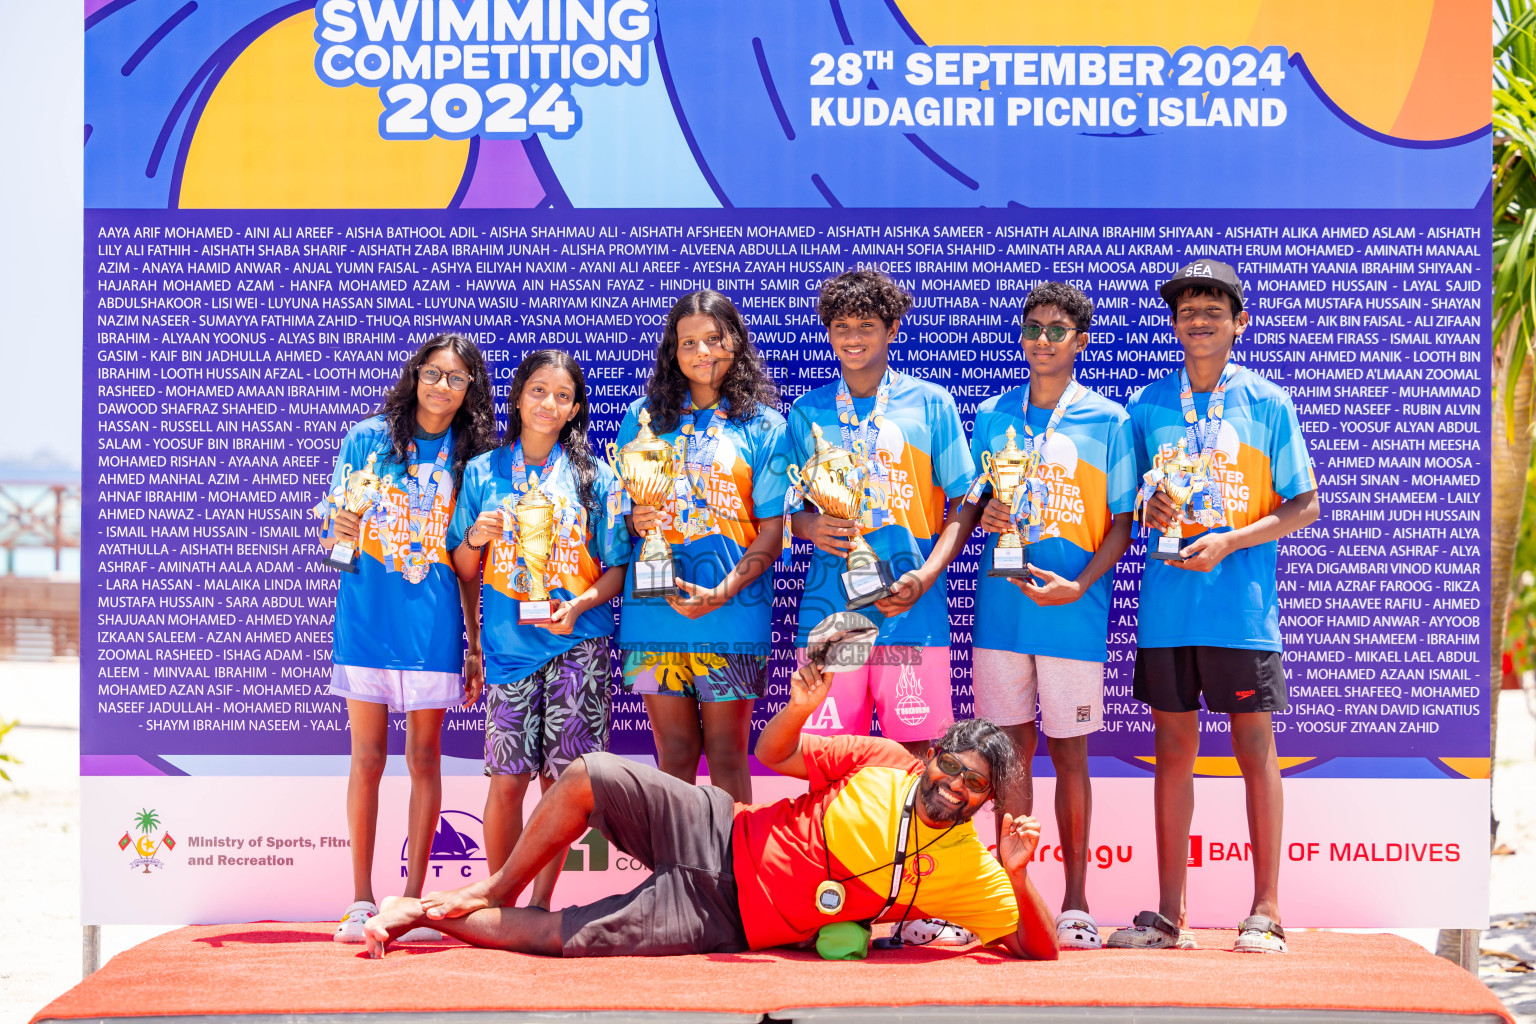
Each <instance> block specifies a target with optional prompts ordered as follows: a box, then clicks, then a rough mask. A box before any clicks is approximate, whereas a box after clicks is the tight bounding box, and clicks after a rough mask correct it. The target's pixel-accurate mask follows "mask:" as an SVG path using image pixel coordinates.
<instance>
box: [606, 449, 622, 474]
mask: <svg viewBox="0 0 1536 1024" xmlns="http://www.w3.org/2000/svg"><path fill="white" fill-rule="evenodd" d="M608 465H609V466H610V467H612V469H613V472H614V474H615V475H617V476H618V477H619V478H620V479H623V474H622V473H619V442H617V441H609V442H608Z"/></svg>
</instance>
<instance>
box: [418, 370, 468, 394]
mask: <svg viewBox="0 0 1536 1024" xmlns="http://www.w3.org/2000/svg"><path fill="white" fill-rule="evenodd" d="M416 376H417V377H418V378H419V379H420V380H421V382H422V383H423V384H427V385H432V384H436V383H437V382H438V381H440V380H442V379H443V378H444V377H447V378H448V386H449V387H450V388H452V389H453V390H455V391H463V390H464V389H465V388H467V387H469V382H470V381H471V380H473V379H474V378H473V377H471V376H470V375H469V374H467V373H460V372H459V371H458V370H454V371H453V372H452V373H447V374H445V373H443V371H442V370H439V369H438V368H437V367H435V366H422V367H419V368H417V370H416Z"/></svg>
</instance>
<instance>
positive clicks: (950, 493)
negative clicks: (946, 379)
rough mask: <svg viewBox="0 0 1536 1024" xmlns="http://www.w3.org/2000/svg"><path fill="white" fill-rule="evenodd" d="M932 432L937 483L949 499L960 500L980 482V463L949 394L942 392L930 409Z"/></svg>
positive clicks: (930, 428)
mask: <svg viewBox="0 0 1536 1024" xmlns="http://www.w3.org/2000/svg"><path fill="white" fill-rule="evenodd" d="M928 429H929V431H930V435H931V436H932V437H933V482H934V483H935V484H938V485H939V486H940V487H942V488H943V489H944V496H945V497H946V498H958V497H960V496H961V495H963V494H964V493H965V492H966V491H967V490H969V489H970V486H971V481H972V480H974V479H976V463H975V461H974V460H973V459H972V458H971V449H970V448H969V447H968V446H967V445H966V441H965V424H964V423H961V422H960V410H959V409H957V408H955V400H954V398H953V397H952V396H951V395H950V393H949V392H948V391H941V392H939V394H938V395H937V396H936V397H935V398H934V400H933V402H932V404H931V405H930V406H929V411H928Z"/></svg>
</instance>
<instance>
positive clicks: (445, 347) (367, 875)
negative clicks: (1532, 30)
mask: <svg viewBox="0 0 1536 1024" xmlns="http://www.w3.org/2000/svg"><path fill="white" fill-rule="evenodd" d="M495 444H496V418H495V411H494V408H493V406H492V403H491V389H490V383H489V381H488V380H487V377H486V372H485V363H484V361H483V360H482V359H481V357H480V350H479V349H478V348H476V347H475V344H474V342H472V341H470V340H469V339H468V338H465V337H463V336H462V335H458V334H439V335H438V336H436V337H435V338H432V339H431V340H429V341H427V342H426V343H424V344H423V345H422V346H421V348H420V349H419V350H418V351H417V352H416V354H415V355H414V356H412V357H411V358H410V360H408V361H407V362H406V364H405V367H404V368H403V369H402V370H401V372H400V379H399V381H398V382H396V384H395V386H394V387H393V388H391V389H390V391H389V392H388V393H387V394H386V395H385V396H384V403H383V405H382V406H380V408H379V411H378V413H377V414H375V415H374V416H371V417H369V418H368V419H366V420H363V421H362V422H361V423H358V424H357V425H356V426H354V427H353V428H352V429H351V430H349V431H348V432H347V436H346V438H345V439H344V440H343V441H342V443H341V452H340V454H339V455H338V456H337V459H336V469H335V472H334V475H333V480H332V495H333V499H335V498H339V496H340V495H341V494H343V493H344V489H345V487H346V483H347V477H348V475H350V474H352V473H355V472H356V471H360V470H364V469H365V468H366V467H367V466H368V465H369V459H370V458H372V459H373V470H374V472H375V473H376V474H377V476H378V477H379V480H380V482H379V484H378V488H377V493H376V494H375V495H374V496H373V501H372V503H371V504H370V505H369V507H368V508H367V509H365V510H364V511H362V512H360V513H359V512H351V511H347V510H346V509H345V508H342V507H339V505H338V502H337V501H336V500H330V501H327V502H323V503H322V504H321V506H320V509H318V511H320V512H321V513H322V514H323V515H324V516H325V518H326V525H325V529H324V531H323V537H322V539H321V542H320V543H321V544H322V546H324V547H325V548H326V549H327V550H328V551H329V550H331V549H333V548H335V547H336V545H338V544H345V545H351V546H353V547H355V548H356V549H357V551H358V554H357V556H356V562H355V563H354V567H353V568H352V571H349V572H343V573H342V574H341V583H340V587H339V589H338V591H337V595H336V627H335V638H334V641H333V645H332V662H333V665H332V669H331V686H330V692H331V693H333V694H335V695H337V696H339V697H345V698H346V700H347V718H348V720H349V723H350V727H351V735H352V764H351V772H350V775H349V777H348V781H347V830H348V833H349V835H350V836H351V841H352V889H353V894H352V895H353V902H352V904H351V905H350V906H349V907H347V909H346V912H345V913H344V914H343V915H342V919H341V923H340V924H339V925H338V926H337V928H336V933H335V936H334V937H335V939H336V941H338V942H362V941H363V924H364V923H365V922H366V921H367V920H368V918H370V917H372V916H373V915H375V914H377V913H378V906H377V904H376V902H375V901H374V892H373V847H374V833H375V828H376V825H377V822H378V812H379V779H380V777H381V776H382V775H383V774H384V763H385V760H386V757H387V747H388V743H387V738H388V734H389V713H390V712H391V711H395V712H399V713H403V714H404V715H405V721H406V733H405V761H406V767H407V769H408V771H409V773H410V777H411V798H410V811H409V828H410V833H409V834H410V838H409V840H408V844H407V849H406V879H405V894H406V895H407V896H412V895H417V894H419V893H420V892H421V888H422V883H423V881H424V880H425V876H426V870H427V858H428V854H429V853H430V852H431V846H432V839H433V837H434V835H435V834H436V832H437V821H438V811H439V807H440V805H441V802H442V776H441V774H440V770H439V762H440V759H441V751H442V745H441V732H442V724H443V715H444V711H445V709H447V708H450V707H453V706H455V705H457V704H464V705H465V706H468V705H470V704H473V703H474V702H475V701H476V700H477V699H478V698H479V696H480V687H481V675H482V674H481V670H480V655H479V650H478V642H477V641H475V642H472V643H471V644H470V648H469V651H468V653H467V654H466V652H465V647H464V610H465V609H466V608H472V607H473V597H474V595H473V591H472V588H461V587H460V586H459V583H458V580H457V578H456V577H455V575H454V572H453V569H452V567H451V566H450V564H449V561H448V553H447V549H446V548H445V547H444V536H445V534H446V533H447V529H448V522H449V519H450V518H451V517H452V515H453V510H454V498H455V496H456V495H457V493H458V490H459V486H460V483H461V481H462V480H463V476H464V468H465V466H466V464H468V463H469V461H470V459H471V458H473V457H474V456H476V455H478V454H480V453H481V452H482V451H485V450H486V449H488V448H491V447H494V446H495ZM343 550H346V548H343ZM413 938H415V939H417V940H422V939H437V938H441V936H440V935H438V933H437V932H435V931H433V930H432V929H430V928H421V929H417V930H416V932H415V933H413Z"/></svg>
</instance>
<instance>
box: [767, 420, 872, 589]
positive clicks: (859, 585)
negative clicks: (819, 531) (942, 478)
mask: <svg viewBox="0 0 1536 1024" xmlns="http://www.w3.org/2000/svg"><path fill="white" fill-rule="evenodd" d="M811 436H812V438H814V440H815V443H816V450H815V451H814V452H813V453H812V454H811V457H810V458H809V459H807V460H806V462H805V465H804V466H803V467H800V468H799V477H800V481H797V482H798V483H799V484H800V487H801V489H802V490H803V491H804V493H805V496H806V497H808V498H810V499H811V501H813V502H815V503H816V507H817V508H819V509H821V511H822V512H823V513H824V514H826V515H831V516H836V517H837V518H839V519H852V520H853V521H854V522H855V523H856V524H857V523H860V522H862V521H863V518H864V502H865V494H864V483H865V478H866V474H867V473H868V472H869V470H868V469H867V468H866V467H864V466H860V465H857V464H855V462H854V458H853V455H852V454H851V453H850V452H848V451H847V450H846V449H843V448H839V447H837V446H836V445H833V444H829V443H828V442H827V439H826V438H824V437H822V434H821V424H819V423H813V424H811ZM795 469H796V467H795V466H790V470H791V471H792V472H793V471H794V470H795ZM842 577H843V593H844V594H845V595H846V596H847V598H848V610H849V611H856V610H858V609H860V608H865V607H868V606H869V605H872V604H874V603H875V602H876V601H879V600H881V599H882V598H885V597H888V596H889V595H890V593H891V584H893V583H895V582H896V577H895V576H894V575H893V574H892V572H891V566H890V563H888V562H884V561H881V559H880V556H879V555H877V554H876V553H875V549H874V548H872V547H870V546H869V542H868V541H866V540H865V539H864V535H863V534H862V533H859V534H855V535H854V538H853V550H852V551H849V552H848V568H847V570H846V571H845V572H844V573H843V574H842Z"/></svg>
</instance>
